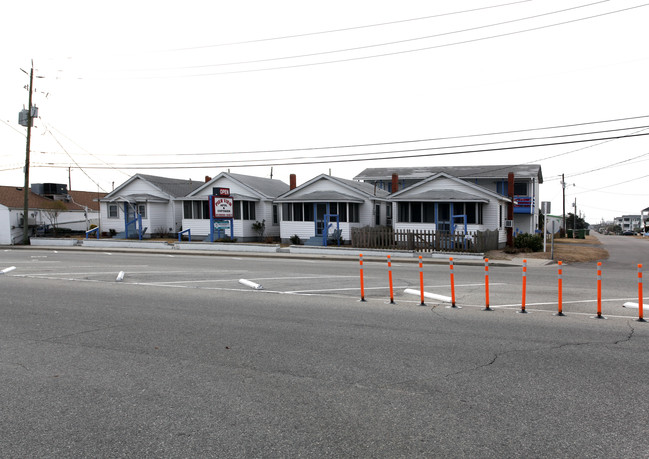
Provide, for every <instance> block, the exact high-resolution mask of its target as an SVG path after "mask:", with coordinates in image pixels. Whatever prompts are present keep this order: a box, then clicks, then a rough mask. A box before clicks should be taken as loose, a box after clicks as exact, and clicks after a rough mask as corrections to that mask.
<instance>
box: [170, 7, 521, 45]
mask: <svg viewBox="0 0 649 459" xmlns="http://www.w3.org/2000/svg"><path fill="white" fill-rule="evenodd" d="M530 1H532V0H521V1H517V2H511V3H502V4H500V5H491V6H483V7H480V8H473V9H469V10H460V11H453V12H450V13H441V14H434V15H431V16H420V17H416V18H409V19H400V20H398V21H390V22H379V23H376V24H367V25H362V26H353V27H345V28H340V29H331V30H322V31H318V32H307V33H300V34H294V35H283V36H279V37H270V38H258V39H254V40H245V41H236V42H229V43H217V44H213V45H203V46H191V47H185V48H173V49H168V50H164V51H159V52H177V51H191V50H197V49H207V48H219V47H224V46H234V45H247V44H250V43H260V42H268V41H277V40H286V39H291V38H302V37H310V36H314V35H323V34H331V33H338V32H349V31H350V30H359V29H368V28H372V27H383V26H386V25H394V24H403V23H406V22H414V21H421V20H427V19H434V18H440V17H444V16H453V15H458V14H464V13H473V12H476V11H482V10H488V9H494V8H501V7H503V6H511V5H517V4H519V3H528V2H530Z"/></svg>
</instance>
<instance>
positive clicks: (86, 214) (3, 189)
mask: <svg viewBox="0 0 649 459" xmlns="http://www.w3.org/2000/svg"><path fill="white" fill-rule="evenodd" d="M23 190H24V189H23V188H22V187H12V186H0V244H3V245H8V244H21V243H22V240H23V231H24V229H23V224H24V222H25V219H24V218H23V212H24V196H25V194H24V191H23ZM102 196H103V193H101V194H98V193H96V192H89V191H68V189H67V186H66V185H61V184H51V183H46V184H33V185H32V188H31V190H30V191H29V215H28V216H27V225H28V226H29V233H30V236H31V235H35V234H36V232H37V229H38V228H44V227H50V228H51V227H53V226H57V227H58V228H61V229H62V228H66V229H70V230H72V231H87V230H88V229H89V227H90V225H92V224H95V225H98V224H99V220H100V216H99V203H98V202H97V199H98V198H101V197H102Z"/></svg>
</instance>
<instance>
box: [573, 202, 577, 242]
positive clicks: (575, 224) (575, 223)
mask: <svg viewBox="0 0 649 459" xmlns="http://www.w3.org/2000/svg"><path fill="white" fill-rule="evenodd" d="M573 207H574V208H575V214H574V215H573V216H572V237H573V238H576V237H577V198H575V203H574V204H573Z"/></svg>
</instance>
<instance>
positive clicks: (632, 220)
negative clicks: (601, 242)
mask: <svg viewBox="0 0 649 459" xmlns="http://www.w3.org/2000/svg"><path fill="white" fill-rule="evenodd" d="M613 223H614V224H615V225H620V227H621V228H622V231H640V229H641V227H642V216H641V215H622V216H621V217H615V219H614V220H613Z"/></svg>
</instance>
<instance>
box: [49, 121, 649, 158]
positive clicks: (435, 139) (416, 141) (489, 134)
mask: <svg viewBox="0 0 649 459" xmlns="http://www.w3.org/2000/svg"><path fill="white" fill-rule="evenodd" d="M643 118H649V115H641V116H630V117H625V118H617V119H610V120H600V121H587V122H582V123H572V124H563V125H555V126H545V127H537V128H527V129H517V130H509V131H496V132H487V133H481V134H465V135H457V136H446V137H434V138H429V139H415V140H397V141H391V142H373V143H360V144H347V145H328V146H319V147H302V148H280V149H273V150H244V151H231V152H197V153H152V154H150V155H143V154H137V155H136V154H134V153H119V154H112V155H111V154H106V155H105V156H115V157H120V156H128V157H131V156H134V155H135V156H155V157H160V156H206V155H247V154H261V153H290V152H297V151H317V150H335V149H347V148H361V147H378V146H386V145H399V144H410V143H423V142H436V141H440V140H455V139H469V138H474V137H489V136H496V135H503V134H518V133H522V132H535V131H545V130H551V129H564V128H572V127H579V126H588V125H593V124H604V123H616V122H620V121H630V120H638V119H643ZM625 129H634V128H624V129H620V130H625ZM575 135H580V134H575ZM581 135H586V134H581ZM449 148H452V147H449ZM44 153H45V152H44Z"/></svg>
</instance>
